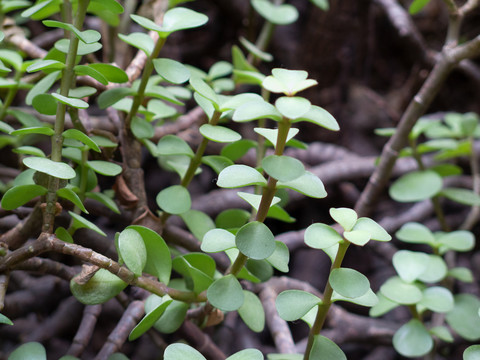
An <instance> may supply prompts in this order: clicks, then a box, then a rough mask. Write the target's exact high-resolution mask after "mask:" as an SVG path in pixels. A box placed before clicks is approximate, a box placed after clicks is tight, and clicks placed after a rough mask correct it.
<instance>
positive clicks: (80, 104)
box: [52, 93, 88, 109]
mask: <svg viewBox="0 0 480 360" xmlns="http://www.w3.org/2000/svg"><path fill="white" fill-rule="evenodd" d="M52 96H53V97H54V98H55V99H57V100H58V101H60V102H61V103H62V104H65V105H69V106H71V107H74V108H77V109H86V108H88V103H87V102H85V101H83V100H80V99H74V98H69V97H66V96H63V95H60V94H56V93H53V94H52Z"/></svg>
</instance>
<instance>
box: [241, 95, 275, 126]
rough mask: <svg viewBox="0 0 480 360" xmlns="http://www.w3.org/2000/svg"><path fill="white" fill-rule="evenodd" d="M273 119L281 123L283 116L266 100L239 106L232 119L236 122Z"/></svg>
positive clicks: (253, 101)
mask: <svg viewBox="0 0 480 360" xmlns="http://www.w3.org/2000/svg"><path fill="white" fill-rule="evenodd" d="M264 118H265V119H272V120H275V121H280V120H281V119H282V114H280V112H279V111H278V110H277V109H276V108H275V106H273V105H272V104H270V103H268V102H266V101H265V100H263V99H262V100H260V99H258V100H252V101H248V102H246V103H245V104H243V105H241V106H239V107H238V108H237V109H236V110H235V112H234V113H233V116H232V119H233V121H236V122H247V121H252V120H258V119H264Z"/></svg>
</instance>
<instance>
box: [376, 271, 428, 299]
mask: <svg viewBox="0 0 480 360" xmlns="http://www.w3.org/2000/svg"><path fill="white" fill-rule="evenodd" d="M380 292H381V293H382V294H383V295H384V296H385V297H386V298H388V299H389V300H392V301H394V302H396V303H398V304H402V305H412V304H416V303H417V302H419V301H420V300H422V296H423V295H422V291H421V290H420V289H419V288H418V287H417V286H416V285H414V284H410V283H407V282H404V281H403V280H402V279H401V278H399V277H398V276H394V277H391V278H390V279H388V280H387V281H386V282H385V284H383V285H382V286H381V287H380Z"/></svg>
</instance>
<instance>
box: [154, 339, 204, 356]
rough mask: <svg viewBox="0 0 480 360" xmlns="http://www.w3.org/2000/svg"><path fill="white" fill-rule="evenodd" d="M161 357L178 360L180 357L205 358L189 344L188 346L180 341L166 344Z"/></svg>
mask: <svg viewBox="0 0 480 360" xmlns="http://www.w3.org/2000/svg"><path fill="white" fill-rule="evenodd" d="M163 359H164V360H180V359H189V360H207V359H205V357H204V356H203V355H202V354H200V353H199V352H198V351H197V350H195V349H194V348H192V347H191V346H188V345H186V344H182V343H176V344H170V345H168V346H167V348H166V349H165V352H164V354H163Z"/></svg>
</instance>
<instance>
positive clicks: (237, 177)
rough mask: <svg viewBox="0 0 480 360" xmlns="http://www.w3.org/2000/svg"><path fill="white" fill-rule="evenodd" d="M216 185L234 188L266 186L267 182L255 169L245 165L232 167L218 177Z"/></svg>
mask: <svg viewBox="0 0 480 360" xmlns="http://www.w3.org/2000/svg"><path fill="white" fill-rule="evenodd" d="M217 185H218V186H220V187H223V188H236V187H242V186H249V185H267V180H265V178H264V177H263V176H262V174H260V173H259V172H258V171H257V170H256V169H254V168H252V167H250V166H246V165H232V166H229V167H227V168H225V169H223V170H222V172H221V173H220V174H219V175H218V180H217Z"/></svg>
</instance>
